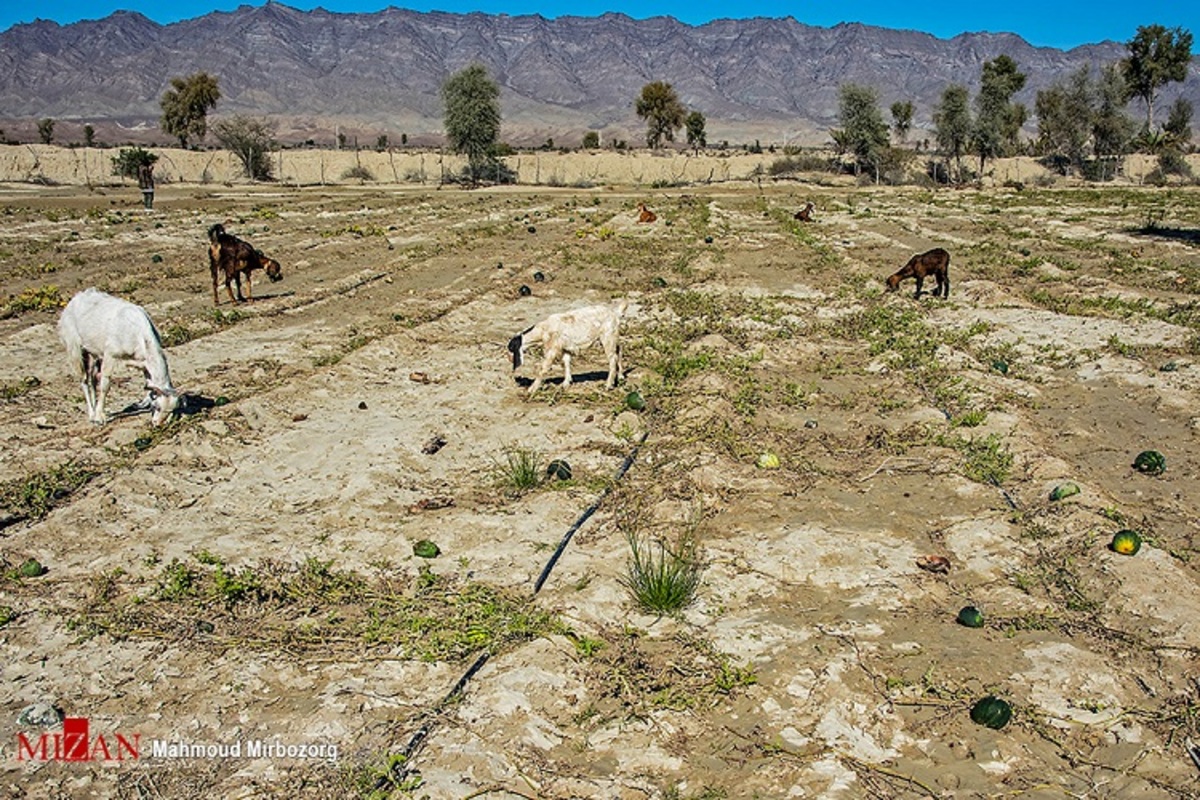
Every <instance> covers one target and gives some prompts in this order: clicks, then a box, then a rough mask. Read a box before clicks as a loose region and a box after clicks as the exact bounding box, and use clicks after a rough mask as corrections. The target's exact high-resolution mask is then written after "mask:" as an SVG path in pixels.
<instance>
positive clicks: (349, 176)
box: [342, 164, 375, 181]
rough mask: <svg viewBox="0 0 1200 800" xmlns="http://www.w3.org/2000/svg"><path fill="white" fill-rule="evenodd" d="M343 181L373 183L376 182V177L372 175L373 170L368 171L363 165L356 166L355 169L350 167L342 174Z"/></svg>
mask: <svg viewBox="0 0 1200 800" xmlns="http://www.w3.org/2000/svg"><path fill="white" fill-rule="evenodd" d="M342 180H344V181H373V180H375V175H374V174H372V172H371V170H369V169H367V168H366V167H364V166H363V165H362V164H355V165H354V166H353V167H350V168H349V169H348V170H346V171H345V172H343V173H342Z"/></svg>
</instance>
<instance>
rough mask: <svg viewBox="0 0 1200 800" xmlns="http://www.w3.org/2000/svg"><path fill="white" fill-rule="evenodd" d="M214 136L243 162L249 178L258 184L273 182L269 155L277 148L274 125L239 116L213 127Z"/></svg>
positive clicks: (219, 122)
mask: <svg viewBox="0 0 1200 800" xmlns="http://www.w3.org/2000/svg"><path fill="white" fill-rule="evenodd" d="M213 134H214V135H215V136H216V137H217V141H219V142H220V143H221V145H222V146H223V147H224V148H225V149H226V150H229V151H230V152H231V153H233V154H234V155H235V156H237V157H238V160H240V161H241V162H242V169H243V170H244V171H245V174H246V177H248V178H250V179H251V180H255V181H269V180H271V179H272V177H273V175H272V170H271V157H270V154H271V151H272V150H274V149H275V148H276V142H275V126H274V125H273V124H271V123H270V122H268V121H267V120H265V119H255V118H253V117H247V116H243V115H240V114H239V115H236V116H233V117H230V118H229V119H223V120H220V121H218V122H217V123H216V124H215V125H213Z"/></svg>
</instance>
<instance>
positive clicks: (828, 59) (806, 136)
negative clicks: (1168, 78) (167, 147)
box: [0, 2, 1200, 146]
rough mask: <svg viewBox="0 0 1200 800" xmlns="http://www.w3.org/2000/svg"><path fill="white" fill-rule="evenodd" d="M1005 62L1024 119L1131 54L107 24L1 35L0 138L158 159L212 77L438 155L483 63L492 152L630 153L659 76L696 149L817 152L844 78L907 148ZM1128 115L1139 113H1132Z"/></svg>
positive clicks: (319, 15) (836, 34)
mask: <svg viewBox="0 0 1200 800" xmlns="http://www.w3.org/2000/svg"><path fill="white" fill-rule="evenodd" d="M1148 22H1151V21H1148ZM1133 34H1134V31H1130V37H1131V38H1132V36H1133ZM1002 54H1004V55H1008V56H1010V57H1011V58H1013V59H1014V60H1015V61H1016V62H1017V65H1018V67H1019V68H1020V69H1021V71H1023V72H1024V73H1025V74H1026V75H1027V76H1028V80H1027V82H1026V86H1025V88H1024V90H1023V91H1022V92H1021V93H1020V94H1018V95H1017V98H1016V99H1017V100H1018V101H1019V102H1023V103H1025V105H1026V106H1027V108H1028V109H1029V110H1030V112H1031V115H1032V111H1033V105H1034V98H1035V97H1036V93H1037V91H1038V90H1039V89H1044V88H1046V87H1047V86H1049V85H1051V84H1053V83H1056V82H1060V81H1063V80H1065V78H1066V76H1067V75H1068V74H1069V73H1071V72H1073V71H1075V70H1077V69H1078V68H1079V67H1081V66H1083V65H1091V66H1093V67H1097V66H1099V65H1102V64H1107V63H1111V62H1113V61H1116V60H1118V59H1120V58H1122V57H1123V56H1125V55H1126V48H1125V45H1124V44H1121V43H1117V42H1100V43H1096V44H1090V45H1084V46H1080V47H1076V48H1074V49H1071V50H1068V51H1063V50H1057V49H1054V48H1047V47H1034V46H1032V45H1030V44H1029V43H1028V42H1026V41H1025V40H1024V39H1022V38H1020V37H1019V36H1016V35H1014V34H1010V33H964V34H961V35H959V36H955V37H954V38H952V39H939V38H936V37H934V36H932V35H929V34H925V33H920V32H917V31H908V30H892V29H886V28H879V27H871V26H866V25H861V24H857V23H844V24H840V25H837V26H835V27H832V28H822V27H814V26H810V25H805V24H803V23H801V22H798V21H797V20H795V19H793V18H791V17H788V18H782V19H778V18H771V19H768V18H753V19H740V20H732V19H723V20H716V21H713V22H709V23H706V24H704V25H698V26H695V25H688V24H685V23H682V22H679V21H678V20H675V19H673V18H671V17H653V18H650V19H644V20H636V19H633V18H630V17H628V16H625V15H622V14H615V13H609V14H604V15H602V16H599V17H559V18H555V19H547V18H544V17H541V16H508V15H505V14H500V15H489V14H482V13H472V14H450V13H442V12H429V13H425V12H416V11H410V10H406V9H402V8H395V7H391V8H388V9H385V10H383V11H379V12H375V13H369V14H341V13H331V12H328V11H325V10H323V9H316V10H313V11H300V10H297V9H294V8H291V7H289V6H286V5H282V4H279V3H275V2H268V3H267V4H266V5H263V6H241V7H239V8H238V9H236V10H234V11H231V12H213V13H210V14H206V15H204V16H201V17H197V18H194V19H189V20H184V21H181V22H176V23H171V24H168V25H160V24H158V23H156V22H154V21H152V20H150V19H148V18H146V17H144V16H142V15H140V14H137V13H133V12H117V13H114V14H112V15H110V16H108V17H105V18H104V19H100V20H89V21H83V22H77V23H73V24H70V25H65V26H64V25H59V24H58V23H55V22H50V21H45V20H38V21H35V22H32V23H29V24H21V25H15V26H13V27H11V28H9V29H8V30H6V31H4V32H2V33H0V128H3V129H4V130H5V132H6V135H8V136H9V138H13V136H14V135H15V134H17V133H21V134H22V137H21V138H22V139H23V140H24V141H31V140H36V135H35V134H34V133H33V132H34V131H35V125H36V121H37V120H38V119H42V118H50V119H53V120H55V123H56V131H57V133H56V136H55V140H56V141H59V142H64V143H65V142H70V141H81V140H82V133H80V132H79V131H81V130H82V125H83V124H84V123H88V124H91V125H92V126H93V127H94V128H95V130H96V132H97V139H98V140H100V141H102V142H103V141H108V142H109V143H116V142H119V143H124V142H126V141H149V142H157V143H161V144H166V143H168V142H169V137H165V136H164V135H163V134H162V133H161V131H159V130H158V129H157V125H158V118H159V116H160V114H161V109H160V107H159V101H160V98H161V97H162V95H163V92H164V91H165V90H166V89H167V88H168V87H169V81H170V79H171V78H172V77H180V76H186V75H190V74H193V73H195V72H199V71H206V72H208V73H209V74H212V75H214V76H216V78H217V80H218V84H219V87H220V91H221V100H220V102H219V103H218V105H217V107H216V108H215V109H214V110H213V112H212V114H211V115H210V119H217V118H220V117H221V116H223V115H230V114H250V115H256V116H265V117H269V118H270V119H271V120H272V121H273V122H274V123H275V124H276V126H277V129H278V135H279V139H280V140H281V141H284V142H303V141H305V140H306V139H314V140H315V141H317V142H319V143H326V142H330V141H332V140H333V139H334V137H335V136H336V134H337V133H342V134H343V135H349V136H352V137H354V139H356V140H359V139H361V144H362V145H364V146H369V145H374V144H375V143H376V140H377V137H378V136H380V135H386V136H388V137H389V141H390V142H391V143H392V144H397V143H399V141H400V139H401V137H402V136H403V137H404V138H406V139H407V140H408V141H409V142H410V143H412V144H433V143H437V142H439V141H440V137H441V132H442V123H441V102H440V99H439V87H440V86H441V84H442V83H443V81H445V79H446V78H447V77H448V76H449V75H451V74H453V73H454V72H455V71H457V70H459V69H462V68H463V67H465V66H467V65H468V64H471V63H473V62H479V63H482V64H483V65H485V66H486V67H487V69H488V70H489V72H490V74H491V75H492V77H493V78H494V79H495V80H496V81H497V82H498V83H499V85H500V89H501V92H500V100H501V110H502V115H503V128H502V137H503V138H504V139H505V140H506V141H509V142H510V143H512V144H517V145H522V144H540V143H542V142H544V141H545V140H546V139H548V138H550V139H554V140H555V141H556V142H557V143H559V144H564V145H577V144H578V143H579V140H580V139H581V138H582V136H583V134H584V132H586V131H589V130H595V131H598V132H600V134H601V140H602V142H610V141H612V140H614V139H624V140H627V141H628V142H629V143H630V144H631V145H637V144H641V143H642V137H643V132H644V126H643V125H642V123H641V122H640V120H638V119H637V117H636V115H635V113H634V110H633V106H634V101H635V99H636V97H637V96H638V94H639V93H640V92H641V88H642V87H643V86H644V85H645V84H647V83H649V82H651V81H655V80H663V81H666V82H668V83H670V84H671V85H672V86H673V87H674V88H675V90H676V92H677V93H678V94H679V97H680V99H681V100H682V101H683V103H684V104H685V105H686V106H687V107H688V108H689V110H690V109H695V110H699V111H701V112H703V113H704V115H705V117H706V118H707V127H706V129H707V133H708V139H709V142H710V143H714V142H719V141H721V140H728V141H730V142H734V143H743V142H749V141H753V140H756V139H757V140H761V142H762V143H763V144H764V145H766V144H768V143H771V144H789V143H794V144H809V145H812V144H820V143H822V142H824V141H826V140H827V139H828V130H829V128H831V127H836V125H837V117H838V87H839V86H840V85H842V84H844V83H850V82H852V83H858V84H864V85H867V86H871V87H874V88H875V89H876V90H877V91H878V93H879V98H880V104H881V108H882V109H883V111H884V118H885V119H886V120H890V115H889V114H888V109H889V108H890V106H891V103H892V102H894V101H897V100H907V101H912V102H913V104H914V106H915V116H914V123H915V124H914V129H915V130H914V134H913V136H914V137H915V138H921V137H922V136H928V135H929V133H928V131H929V130H930V128H931V125H932V122H931V119H932V113H933V109H934V107H935V106H936V105H937V103H938V101H939V99H940V97H941V93H942V91H943V90H944V89H945V88H946V86H948V85H950V84H951V83H964V84H966V85H967V86H968V88H969V89H970V90H971V92H972V95H974V92H975V90H976V89H977V87H978V83H979V75H980V72H981V68H982V65H983V63H984V62H985V61H988V60H990V59H993V58H995V57H996V56H999V55H1002ZM1180 94H1182V95H1183V96H1184V97H1186V98H1188V99H1189V100H1191V102H1192V103H1193V105H1194V106H1200V70H1198V68H1197V66H1196V61H1195V60H1193V64H1192V67H1191V69H1190V71H1189V76H1188V79H1187V81H1185V82H1184V83H1182V84H1172V85H1171V86H1169V87H1167V89H1166V90H1164V92H1163V95H1162V99H1161V100H1160V104H1161V107H1163V108H1165V106H1166V103H1169V102H1170V101H1171V100H1172V99H1173V98H1174V97H1175V96H1177V95H1180ZM1129 111H1130V113H1131V114H1133V115H1135V116H1138V115H1140V114H1142V113H1143V112H1142V109H1141V107H1140V104H1139V103H1138V102H1137V101H1135V102H1134V103H1132V104H1131V106H1130V109H1129Z"/></svg>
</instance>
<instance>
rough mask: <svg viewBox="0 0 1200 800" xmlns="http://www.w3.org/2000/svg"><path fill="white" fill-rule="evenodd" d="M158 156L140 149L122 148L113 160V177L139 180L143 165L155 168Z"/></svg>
mask: <svg viewBox="0 0 1200 800" xmlns="http://www.w3.org/2000/svg"><path fill="white" fill-rule="evenodd" d="M155 161H158V156H157V155H155V154H154V153H151V152H150V151H148V150H143V149H142V148H140V147H130V148H122V149H121V151H120V152H118V153H117V154H116V155H115V156H113V158H112V163H113V175H119V176H121V177H122V178H132V179H133V180H137V176H138V170H139V169H140V168H141V167H142V165H143V164H145V165H147V166H153V165H154V162H155Z"/></svg>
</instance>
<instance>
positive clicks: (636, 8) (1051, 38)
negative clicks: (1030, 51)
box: [0, 0, 1200, 49]
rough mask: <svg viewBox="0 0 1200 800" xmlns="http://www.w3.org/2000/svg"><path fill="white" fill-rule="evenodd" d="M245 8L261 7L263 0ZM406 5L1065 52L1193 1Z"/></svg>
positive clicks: (148, 5) (0, 25)
mask: <svg viewBox="0 0 1200 800" xmlns="http://www.w3.org/2000/svg"><path fill="white" fill-rule="evenodd" d="M239 5H242V3H239V2H237V0H87V1H86V2H84V0H32V2H30V0H24V2H22V0H0V31H2V30H7V29H8V28H10V27H12V26H13V25H15V24H17V23H20V22H32V21H33V20H34V19H38V18H41V19H49V20H54V21H55V22H58V23H59V24H62V25H67V24H69V23H72V22H77V21H79V20H81V19H100V18H102V17H106V16H108V15H109V14H111V13H112V12H114V11H118V10H127V11H137V12H139V13H141V14H144V15H145V16H147V17H149V18H150V19H152V20H154V21H155V22H159V23H162V24H167V23H170V22H176V21H178V20H180V19H190V18H192V17H199V16H203V15H204V14H207V13H209V12H211V11H233V10H234V9H236V8H237V7H238V6H239ZM248 5H262V2H261V0H256V2H252V3H249V4H248ZM285 5H289V6H292V7H293V8H299V9H303V10H308V9H312V8H316V7H318V6H320V7H322V8H325V9H326V10H328V11H334V12H342V13H355V12H360V13H371V12H374V11H380V10H382V9H384V8H386V7H387V6H388V5H389V3H387V2H386V0H324V2H307V1H306V0H292V1H291V2H286V3H285ZM391 5H399V6H401V7H404V8H411V9H413V10H414V11H451V12H460V13H467V12H471V11H482V12H484V13H487V14H502V13H503V14H511V15H514V16H515V15H519V14H541V15H542V16H544V17H559V16H563V15H567V14H570V15H574V16H581V17H593V16H599V15H600V14H603V13H604V12H606V11H619V12H622V13H624V14H628V15H629V16H631V17H635V18H639V19H642V18H645V17H649V16H657V15H665V16H672V17H675V18H676V19H678V20H681V21H683V22H686V23H688V24H691V25H700V24H703V23H705V22H708V21H710V20H712V19H715V18H720V17H730V16H733V17H787V16H792V17H795V18H796V19H797V20H798V21H800V22H803V23H804V24H806V25H816V26H820V27H832V26H834V25H837V24H838V23H839V22H861V23H864V24H866V25H878V26H880V27H884V28H900V29H909V30H918V31H923V32H925V33H931V34H933V35H934V36H937V37H939V38H942V39H948V38H951V37H953V36H956V35H958V34H960V33H967V32H971V33H974V32H980V31H989V32H992V33H1001V32H1004V33H1015V34H1018V35H1019V36H1021V37H1023V38H1024V39H1025V40H1026V41H1028V42H1030V43H1031V44H1034V45H1038V46H1045V47H1059V48H1063V49H1069V48H1071V47H1075V46H1077V45H1080V44H1091V43H1096V42H1102V41H1104V40H1106V39H1110V40H1112V41H1116V42H1127V41H1129V40H1130V39H1131V38H1133V35H1134V34H1135V33H1136V32H1137V28H1138V26H1139V25H1153V24H1158V25H1165V26H1166V27H1168V28H1174V27H1177V26H1178V27H1182V28H1184V29H1186V30H1189V31H1191V32H1192V33H1193V35H1194V36H1198V37H1200V2H1196V0H1142V1H1141V2H1130V1H1129V0H1119V1H1118V0H965V2H962V1H961V0H960V2H954V3H942V2H927V1H926V0H858V2H852V3H849V4H845V3H841V2H836V1H835V2H830V0H816V1H815V2H814V1H813V0H809V1H808V2H790V3H789V2H783V1H782V0H752V2H749V3H747V4H745V5H742V4H741V3H737V2H733V3H728V2H707V3H704V2H695V0H691V1H690V2H688V1H687V0H661V1H660V2H650V3H647V2H637V1H636V0H575V2H565V1H564V0H433V2H417V3H392V4H391Z"/></svg>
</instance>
